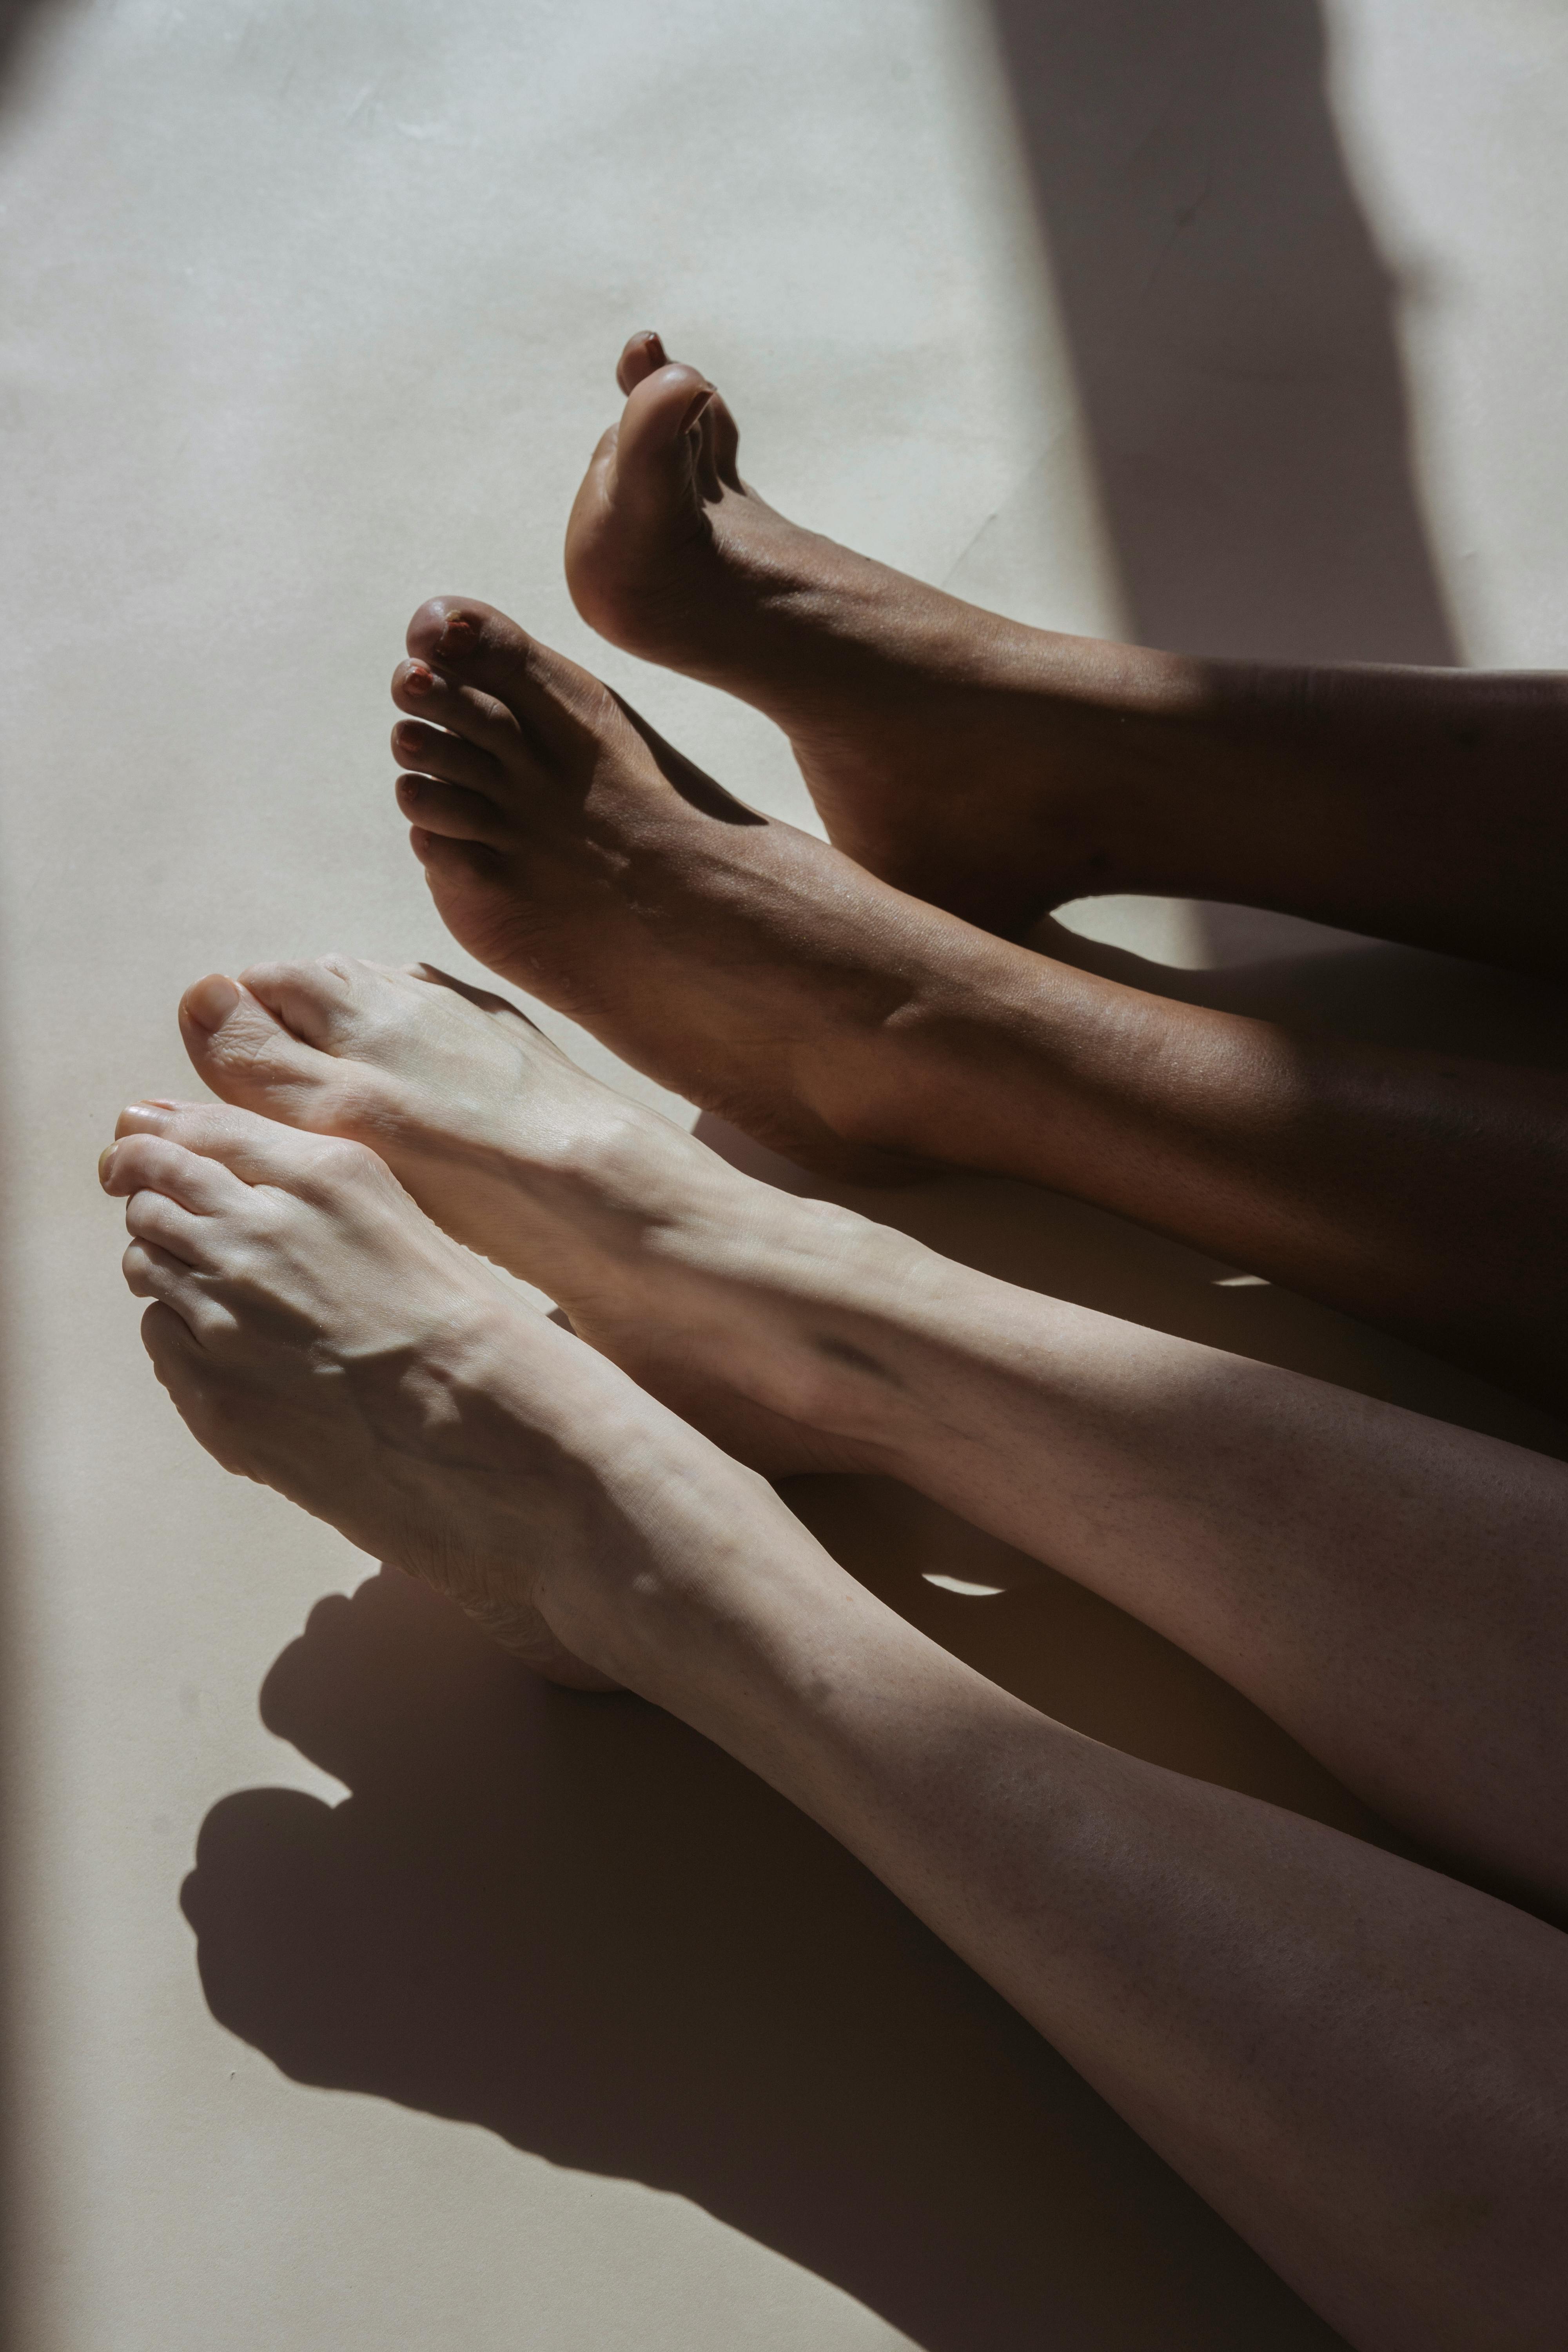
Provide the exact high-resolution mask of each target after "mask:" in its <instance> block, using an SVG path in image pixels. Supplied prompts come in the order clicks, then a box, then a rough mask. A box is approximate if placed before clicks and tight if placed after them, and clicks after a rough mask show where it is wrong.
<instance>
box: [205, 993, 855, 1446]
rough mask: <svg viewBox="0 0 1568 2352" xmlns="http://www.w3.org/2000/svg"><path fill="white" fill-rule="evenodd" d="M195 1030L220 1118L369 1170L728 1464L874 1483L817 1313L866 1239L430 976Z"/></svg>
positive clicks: (277, 999)
mask: <svg viewBox="0 0 1568 2352" xmlns="http://www.w3.org/2000/svg"><path fill="white" fill-rule="evenodd" d="M180 1026H181V1030H182V1033H183V1034H184V1040H185V1045H186V1049H187V1051H188V1052H189V1054H190V1056H191V1060H192V1062H193V1064H194V1065H195V1069H196V1070H197V1072H198V1073H199V1075H200V1076H201V1077H202V1078H203V1079H204V1080H205V1083H206V1084H207V1085H208V1086H209V1087H212V1089H213V1091H214V1093H215V1094H217V1095H220V1096H221V1097H223V1099H224V1100H225V1101H226V1102H228V1103H231V1104H235V1105H237V1106H240V1107H242V1108H245V1109H247V1110H249V1111H255V1112H258V1113H259V1114H261V1115H262V1116H264V1117H266V1118H270V1119H278V1120H281V1121H284V1122H285V1123H287V1124H288V1125H289V1126H292V1127H296V1128H301V1129H307V1130H309V1131H310V1132H312V1133H315V1134H323V1135H336V1136H342V1137H346V1138H349V1139H353V1140H354V1141H356V1142H359V1143H362V1144H366V1145H368V1146H370V1147H371V1148H372V1149H373V1150H374V1151H376V1152H377V1153H378V1154H379V1155H380V1157H381V1158H382V1159H383V1160H384V1161H385V1162H386V1164H387V1166H388V1167H389V1168H390V1169H391V1170H392V1171H393V1173H394V1174H395V1176H396V1177H397V1178H398V1180H399V1181H400V1182H401V1183H402V1184H403V1185H404V1186H405V1189H406V1191H407V1192H409V1193H410V1194H411V1195H412V1196H413V1198H414V1199H415V1200H416V1201H417V1202H418V1203H419V1204H420V1206H421V1207H422V1208H423V1209H425V1210H426V1213H428V1214H429V1215H430V1216H431V1217H433V1218H434V1219H435V1220H436V1222H437V1223H438V1224H440V1225H441V1226H443V1227H444V1228H445V1230H446V1231H447V1233H448V1234H452V1235H453V1236H454V1237H455V1238H456V1239H457V1240H458V1241H460V1242H463V1243H465V1244H468V1247H470V1248H473V1249H476V1250H479V1251H482V1252H483V1253H484V1255H486V1256H488V1257H489V1258H492V1259H493V1260H494V1261H495V1262H496V1263H497V1264H498V1265H502V1266H505V1267H506V1268H507V1269H508V1270H509V1271H510V1272H511V1273H512V1274H515V1275H518V1276H521V1277H522V1278H523V1279H524V1280H525V1281H528V1282H531V1283H532V1284H533V1285H534V1286H536V1287H537V1288H539V1289H542V1290H543V1291H545V1292H546V1293H547V1294H548V1295H549V1297H552V1299H554V1300H556V1301H557V1303H558V1304H559V1305H560V1306H561V1307H563V1308H564V1309H565V1311H566V1313H567V1315H568V1316H569V1318H570V1319H571V1323H572V1328H573V1329H574V1331H575V1332H576V1333H577V1334H578V1335H579V1336H580V1337H581V1338H582V1339H585V1340H586V1341H587V1342H588V1343H589V1344H590V1345H591V1346H593V1347H595V1348H596V1349H599V1350H600V1352H601V1353H603V1354H605V1355H607V1356H609V1357H610V1358H611V1359H612V1360H614V1361H615V1362H616V1363H617V1364H619V1365H620V1366H621V1367H622V1368H623V1369H624V1370H626V1371H628V1372H630V1373H631V1374H632V1376H633V1377H634V1378H635V1379H636V1380H637V1381H638V1382H639V1384H640V1385H641V1386H642V1387H644V1388H646V1389H648V1390H650V1391H652V1392H653V1393H654V1394H655V1395H657V1396H658V1397H659V1398H661V1399H662V1400H663V1402H666V1403H667V1404H669V1405H670V1406H672V1407H673V1408H674V1409H675V1410H676V1411H678V1412H679V1413H680V1414H681V1416H682V1418H683V1419H685V1420H688V1421H690V1422H692V1423H695V1424H696V1425H697V1426H698V1427H699V1428H700V1429H702V1430H703V1431H704V1432H705V1433H707V1434H708V1435H709V1436H710V1437H712V1438H714V1439H716V1440H717V1442H718V1443H719V1444H722V1445H723V1446H724V1447H725V1448H726V1450H727V1451H729V1452H731V1453H732V1454H739V1455H741V1456H742V1458H744V1459H745V1460H746V1461H747V1462H749V1463H751V1464H752V1465H753V1466H755V1467H757V1468H760V1469H763V1470H765V1471H766V1472H767V1473H768V1474H769V1475H772V1476H775V1477H777V1476H784V1475H790V1474H794V1473H796V1472H801V1471H806V1470H819V1471H820V1470H834V1469H840V1470H848V1469H861V1468H865V1467H867V1466H869V1465H868V1459H867V1457H866V1455H865V1454H864V1453H863V1452H862V1451H861V1450H860V1449H858V1448H857V1447H856V1446H854V1445H853V1444H850V1443H849V1442H848V1441H847V1440H845V1439H844V1438H842V1437H840V1436H837V1435H835V1434H833V1433H832V1430H831V1423H832V1421H833V1417H834V1414H835V1412H836V1411H840V1410H841V1404H840V1402H839V1399H838V1396H837V1391H840V1390H841V1389H842V1388H843V1386H844V1385H845V1377H846V1375H845V1364H844V1355H843V1350H842V1349H840V1350H839V1352H838V1353H837V1355H836V1354H835V1353H834V1351H833V1343H832V1339H831V1336H830V1334H829V1333H828V1332H827V1331H826V1328H825V1322H824V1316H823V1314H822V1312H821V1311H820V1307H821V1301H822V1298H823V1297H824V1296H825V1295H826V1297H831V1295H832V1291H833V1288H834V1285H835V1281H836V1279H837V1274H838V1270H839V1269H840V1268H843V1267H847V1266H848V1265H851V1264H853V1263H855V1262H856V1261H858V1258H859V1257H861V1256H863V1255H865V1252H866V1249H867V1247H868V1237H870V1236H871V1235H872V1234H873V1230H874V1229H873V1228H871V1227H869V1226H868V1224H867V1223H866V1222H865V1220H864V1219H862V1218H859V1217H856V1216H854V1215H852V1214H851V1213H849V1212H848V1211H846V1210H841V1209H837V1208H835V1207H832V1206H830V1205H829V1204H827V1203H826V1202H802V1201H797V1200H795V1199H793V1198H792V1197H790V1196H789V1195H787V1194H784V1193H781V1192H775V1191H774V1190H773V1188H771V1187H770V1186H767V1185H763V1184H759V1183H757V1182H755V1181H753V1180H752V1179H751V1178H750V1177H747V1176H742V1175H741V1174H739V1173H738V1172H737V1171H735V1170H734V1169H732V1168H731V1167H729V1166H728V1165H727V1164H726V1163H725V1162H724V1161H723V1160H721V1159H719V1158H718V1157H717V1155H716V1154H715V1153H713V1152H711V1151H710V1150H708V1149H707V1147H706V1146H705V1145H704V1144H701V1143H700V1142H698V1140H697V1139H696V1138H695V1137H694V1136H691V1135H689V1134H687V1133H686V1132H685V1131H684V1130H683V1129H680V1128H678V1127H676V1126H674V1125H673V1124H672V1123H671V1122H670V1121H669V1120H668V1119H667V1118H663V1117H661V1116H660V1115H659V1114H658V1112H657V1111H652V1110H649V1109H647V1108H644V1107H643V1106H642V1105H640V1104H637V1103H633V1102H628V1101H627V1100H626V1098H625V1097H623V1096H621V1095H618V1094H616V1093H615V1092H614V1091H613V1090H612V1089H611V1088H610V1087H605V1086H603V1085H601V1084H600V1082H599V1081H598V1080H597V1079H595V1078H591V1077H589V1076H588V1075H587V1074H586V1072H584V1071H583V1070H580V1069H579V1068H578V1067H577V1066H576V1065H575V1064H574V1063H573V1062H571V1061H569V1060H568V1059H567V1058H566V1056H565V1055H563V1054H562V1053H560V1052H559V1051H558V1050H557V1049H556V1047H555V1046H553V1045H552V1044H551V1043H550V1041H549V1039H548V1038H547V1037H545V1036H543V1035H542V1034H541V1032H540V1031H539V1030H538V1029H536V1028H535V1027H534V1025H533V1024H532V1023H531V1022H530V1021H528V1020H526V1019H525V1018H524V1016H523V1015H522V1014H521V1013H519V1012H517V1011H516V1010H514V1008H513V1007H512V1006H510V1005H509V1004H507V1003H505V1002H504V1000H502V999H501V998H500V997H496V996H491V995H489V994H488V993H487V992H484V991H481V990H477V989H471V988H468V987H465V986H464V985H463V984H462V983H461V982H458V981H455V980H450V979H448V978H447V977H446V976H445V975H444V974H440V973H437V972H435V971H430V970H429V969H428V968H427V967H425V968H421V969H419V970H397V969H395V968H393V967H390V966H386V965H379V964H370V963H363V962H360V961H356V960H355V959H354V958H353V957H349V956H327V957H323V958H321V960H320V961H315V962H312V963H279V964H265V965H258V966H255V967H253V968H252V969H251V970H250V971H247V972H246V973H245V974H244V975H243V976H242V978H241V980H240V981H239V982H235V981H231V980H228V979H226V978H225V977H223V976H222V975H220V974H216V973H214V974H211V975H209V977H208V978H207V979H205V980H204V981H200V982H197V983H196V984H195V987H193V988H191V989H189V990H187V992H186V993H185V997H184V1002H183V1003H182V1004H181V1008H180ZM872 1245H873V1246H874V1244H872ZM807 1266H809V1267H810V1268H811V1269H812V1270H813V1278H814V1280H815V1283H816V1293H815V1295H814V1296H809V1297H804V1298H803V1297H801V1296H800V1276H801V1273H802V1269H803V1268H805V1267H807ZM786 1269H787V1270H788V1273H789V1274H790V1275H791V1276H793V1277H794V1278H795V1279H794V1286H793V1287H792V1286H791V1283H790V1282H789V1281H788V1280H786V1279H785V1278H784V1276H785V1270H786ZM845 1286H846V1287H849V1285H847V1284H846V1285H845Z"/></svg>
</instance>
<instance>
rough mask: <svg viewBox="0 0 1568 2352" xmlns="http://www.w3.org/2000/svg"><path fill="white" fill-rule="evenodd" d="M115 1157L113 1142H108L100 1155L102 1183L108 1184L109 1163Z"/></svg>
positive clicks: (99, 1165)
mask: <svg viewBox="0 0 1568 2352" xmlns="http://www.w3.org/2000/svg"><path fill="white" fill-rule="evenodd" d="M113 1157H114V1146H113V1144H112V1143H106V1144H105V1145H104V1147H103V1150H101V1151H100V1153H99V1155H98V1181H99V1182H100V1184H107V1183H108V1181H109V1163H110V1160H112V1159H113Z"/></svg>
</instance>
